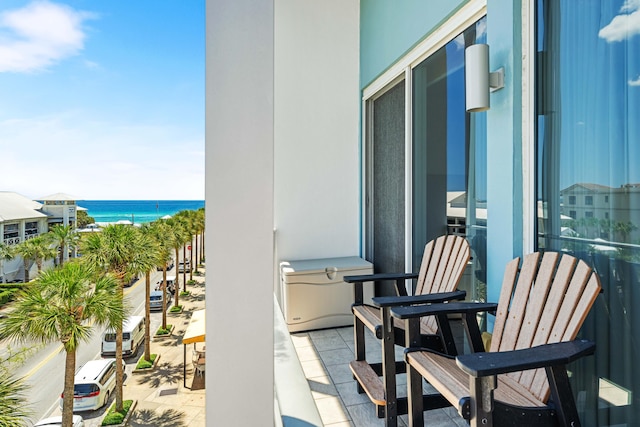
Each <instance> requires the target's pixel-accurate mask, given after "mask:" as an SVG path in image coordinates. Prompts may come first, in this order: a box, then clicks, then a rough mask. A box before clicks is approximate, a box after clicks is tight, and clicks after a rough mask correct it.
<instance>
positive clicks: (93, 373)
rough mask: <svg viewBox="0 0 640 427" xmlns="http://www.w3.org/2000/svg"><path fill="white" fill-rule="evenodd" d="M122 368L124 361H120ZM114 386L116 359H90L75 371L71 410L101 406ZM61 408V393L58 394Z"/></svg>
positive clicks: (85, 409)
mask: <svg viewBox="0 0 640 427" xmlns="http://www.w3.org/2000/svg"><path fill="white" fill-rule="evenodd" d="M122 367H123V369H124V367H125V363H124V361H123V362H122ZM115 388H116V359H98V360H90V361H88V362H87V363H85V364H84V365H82V366H81V367H80V369H79V370H78V371H77V372H76V376H75V379H74V386H73V410H74V411H88V410H93V409H98V408H101V407H103V406H104V405H105V404H106V403H107V401H108V400H109V397H110V396H111V393H112V392H113V390H114V389H115ZM60 409H62V395H60Z"/></svg>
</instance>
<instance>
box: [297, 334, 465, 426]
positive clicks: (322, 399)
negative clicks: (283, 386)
mask: <svg viewBox="0 0 640 427" xmlns="http://www.w3.org/2000/svg"><path fill="white" fill-rule="evenodd" d="M366 334H367V345H366V346H367V360H368V361H371V362H379V361H380V360H381V356H382V353H381V351H382V350H381V348H380V342H379V341H378V340H377V339H375V338H374V337H373V335H371V333H370V332H369V331H367V332H366ZM291 340H292V341H293V344H294V346H295V348H296V352H297V353H298V358H299V359H300V363H301V365H302V369H303V371H304V373H305V376H306V377H307V381H308V382H309V386H310V388H311V392H312V393H313V397H314V399H315V402H316V406H317V407H318V411H319V412H320V417H321V418H322V422H323V423H324V425H325V426H327V427H347V426H352V427H372V426H373V427H375V426H384V419H381V418H377V417H376V415H375V408H374V405H373V403H371V402H370V401H369V398H368V397H367V395H366V394H358V393H357V391H356V382H355V380H354V379H353V377H352V375H351V371H350V370H349V362H350V361H351V360H353V359H354V356H353V355H354V345H353V327H344V328H336V329H325V330H319V331H310V332H299V333H294V334H291ZM396 359H397V360H402V348H400V347H398V346H396ZM425 386H427V385H426V384H425ZM427 387H428V386H427ZM397 392H398V395H399V396H406V395H407V390H406V376H405V375H404V374H401V375H399V376H398V390H397ZM425 424H428V425H429V426H435V427H439V426H442V427H444V426H446V427H451V426H468V424H467V423H466V422H465V421H464V420H462V419H461V418H460V417H459V416H458V414H457V412H456V411H455V409H453V408H445V409H435V410H432V411H428V412H426V413H425ZM398 425H400V426H408V425H409V422H408V420H407V416H406V415H402V416H400V417H399V422H398Z"/></svg>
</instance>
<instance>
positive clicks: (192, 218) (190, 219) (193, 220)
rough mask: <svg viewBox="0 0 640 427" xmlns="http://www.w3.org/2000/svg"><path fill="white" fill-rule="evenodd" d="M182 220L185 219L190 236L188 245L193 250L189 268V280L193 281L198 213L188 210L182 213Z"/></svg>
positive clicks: (190, 255) (190, 254) (190, 253)
mask: <svg viewBox="0 0 640 427" xmlns="http://www.w3.org/2000/svg"><path fill="white" fill-rule="evenodd" d="M181 213H182V216H181V217H182V218H183V219H184V223H185V228H186V231H187V233H188V234H189V240H188V242H185V244H186V243H189V245H190V246H191V249H192V250H190V251H189V257H190V259H189V264H190V265H191V268H189V280H193V264H194V263H193V253H194V250H193V249H194V248H195V246H196V245H195V244H194V242H193V240H194V239H196V238H197V236H198V224H197V215H198V214H197V212H196V211H194V210H188V211H182V212H181ZM183 250H186V246H185V248H183Z"/></svg>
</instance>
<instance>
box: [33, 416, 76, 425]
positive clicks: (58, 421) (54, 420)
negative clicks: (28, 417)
mask: <svg viewBox="0 0 640 427" xmlns="http://www.w3.org/2000/svg"><path fill="white" fill-rule="evenodd" d="M33 427H62V415H58V416H57V417H49V418H45V419H43V420H40V421H38V422H37V423H35V424H34V425H33ZM73 427H84V420H83V419H82V417H81V416H80V415H77V414H76V415H74V416H73Z"/></svg>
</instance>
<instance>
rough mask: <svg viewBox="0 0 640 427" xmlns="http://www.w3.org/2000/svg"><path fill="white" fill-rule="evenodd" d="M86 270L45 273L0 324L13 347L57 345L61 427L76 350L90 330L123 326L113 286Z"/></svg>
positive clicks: (74, 267)
mask: <svg viewBox="0 0 640 427" xmlns="http://www.w3.org/2000/svg"><path fill="white" fill-rule="evenodd" d="M95 277H96V276H95V274H94V271H93V270H92V269H91V268H90V267H88V266H87V265H83V264H81V263H78V262H69V263H67V264H65V265H64V266H63V267H58V268H55V269H51V270H47V271H44V272H43V273H42V274H41V275H40V276H38V278H37V279H36V280H35V281H34V282H33V283H32V285H31V286H29V287H28V288H25V289H24V290H23V291H21V292H20V293H19V294H18V297H17V299H16V301H15V302H14V305H13V308H14V309H13V311H12V312H11V313H10V314H9V316H8V317H7V318H6V319H4V320H3V322H2V323H1V324H0V337H2V338H9V339H11V340H15V341H18V342H27V341H40V342H42V343H51V342H56V341H59V342H60V343H61V344H62V346H63V348H64V350H65V354H66V358H65V374H64V392H63V403H62V425H65V426H70V425H71V423H72V417H73V386H74V374H75V371H76V350H77V349H78V347H79V345H80V343H81V342H86V341H87V340H88V339H89V338H90V337H91V334H92V328H93V326H92V324H96V325H100V326H109V327H114V326H115V325H118V324H122V321H123V319H124V318H125V315H126V312H125V309H124V306H123V304H122V299H121V298H118V295H117V293H116V289H117V287H118V283H117V280H116V279H115V277H113V276H112V275H102V276H100V277H98V278H97V280H95V281H94V280H93V279H95Z"/></svg>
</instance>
